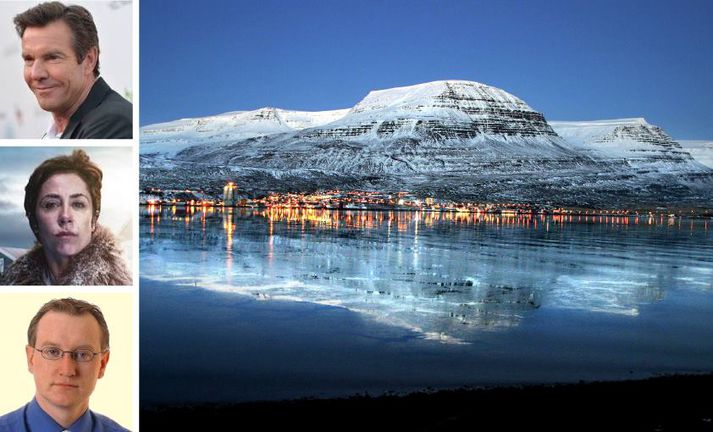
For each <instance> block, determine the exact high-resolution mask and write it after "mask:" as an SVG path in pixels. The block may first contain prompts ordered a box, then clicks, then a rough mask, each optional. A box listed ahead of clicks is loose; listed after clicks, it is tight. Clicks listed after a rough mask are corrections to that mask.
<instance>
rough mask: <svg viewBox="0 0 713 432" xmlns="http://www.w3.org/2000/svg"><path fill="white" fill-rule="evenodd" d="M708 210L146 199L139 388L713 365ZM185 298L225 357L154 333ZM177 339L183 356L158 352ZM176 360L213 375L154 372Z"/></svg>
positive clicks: (269, 389) (289, 387) (351, 388)
mask: <svg viewBox="0 0 713 432" xmlns="http://www.w3.org/2000/svg"><path fill="white" fill-rule="evenodd" d="M709 224H710V221H707V220H692V219H685V218H684V219H682V218H675V219H673V218H671V219H669V218H665V217H664V218H661V217H657V218H638V217H617V216H608V217H599V216H597V217H591V216H590V217H532V218H530V217H500V216H483V215H479V216H478V215H474V214H458V213H427V212H423V213H419V212H375V211H322V210H297V209H292V210H284V209H283V210H278V209H271V210H252V209H225V210H222V209H206V210H201V209H195V210H192V209H189V210H188V211H185V210H182V209H176V208H166V207H163V208H159V207H148V208H142V221H141V275H142V278H143V280H142V300H141V301H142V305H141V307H142V322H141V326H142V327H141V329H142V335H141V341H142V342H141V343H142V346H141V353H142V400H143V399H144V397H146V399H149V400H154V401H156V400H164V399H172V400H173V399H176V400H212V399H215V400H251V399H271V398H280V397H299V396H311V395H332V394H340V393H349V392H359V391H365V390H372V391H386V390H400V389H406V388H418V387H424V386H457V385H464V384H481V383H507V382H543V381H567V380H576V379H618V378H626V377H628V376H632V375H634V376H646V375H650V374H656V373H670V372H690V371H705V370H713V318H712V317H713V235H712V233H711V228H712V227H710V226H709ZM144 286H146V287H147V288H146V289H144ZM179 299H180V300H179ZM187 303H190V304H193V308H192V310H193V311H196V310H199V311H201V313H196V314H195V316H194V317H193V318H192V319H191V320H192V324H191V327H190V329H188V328H187V329H186V330H185V331H183V332H182V333H181V330H178V329H177V330H175V332H177V333H181V337H182V338H183V341H186V343H192V344H195V345H196V346H202V347H203V348H202V349H206V350H211V349H221V348H220V347H221V346H222V345H221V344H223V345H225V341H224V340H223V341H219V340H218V339H221V338H225V337H228V338H229V339H230V343H229V344H228V345H229V347H228V348H226V351H225V352H224V353H222V354H221V358H220V359H218V358H215V359H213V358H211V360H209V361H207V362H206V361H205V355H204V353H196V354H190V353H188V354H186V353H185V349H184V351H180V352H176V348H175V346H174V345H171V344H166V345H164V344H163V343H161V342H155V343H153V341H156V340H157V339H158V336H164V337H165V336H166V334H167V332H169V333H170V330H167V329H165V326H166V324H165V323H166V322H168V321H170V322H173V323H174V324H175V325H174V327H176V326H177V327H176V328H180V327H181V325H186V324H185V322H183V321H182V320H181V317H180V316H179V315H171V314H172V313H176V314H177V313H178V312H177V311H179V310H182V308H183V307H185V305H186V304H187ZM228 304H229V305H230V307H229V308H228V307H227V306H226V305H228ZM169 305H172V306H169ZM310 305H311V306H310ZM268 310H269V312H266V311H268ZM278 310H279V312H278ZM147 311H148V312H147ZM182 313H183V314H184V315H185V314H188V313H189V312H187V311H184V312H182ZM285 316H289V317H290V318H289V320H290V323H291V324H290V325H289V326H284V327H282V326H283V325H284V323H283V322H282V318H283V317H285ZM324 320H327V321H326V322H323V321H324ZM182 322H183V324H181V323H182ZM316 323H321V324H316ZM202 328H205V329H206V331H205V332H201V330H200V329H202ZM207 329H210V331H209V330H207ZM262 332H264V333H265V334H263V335H262V336H263V337H262V339H260V338H254V337H255V336H254V335H255V333H262ZM226 335H227V336H226ZM266 337H267V338H268V339H267V340H266V339H265V338H266ZM169 339H171V337H169ZM175 339H176V341H180V340H181V339H179V338H175ZM298 339H299V340H302V341H303V343H300V344H293V341H294V340H298ZM211 340H214V342H211ZM149 341H152V343H150V342H149ZM251 341H252V342H251ZM145 345H151V346H150V347H148V348H147V347H145ZM184 348H185V347H184ZM189 351H190V350H189ZM315 352H317V353H322V354H323V355H316V356H315ZM176 355H181V356H182V363H181V365H183V366H181V365H176V366H174V367H173V369H171V368H170V367H169V370H166V369H165V364H166V361H167V360H168V359H169V358H175V356H176ZM361 356H363V357H361ZM199 357H200V359H202V360H201V361H198V358H199ZM374 357H377V358H382V359H383V362H382V363H380V364H374V360H373V359H374ZM268 359H269V360H268ZM344 361H348V363H349V365H348V366H346V365H344V364H342V363H343V362H344ZM445 365H448V367H444V366H445ZM184 366H185V370H184V369H182V368H183V367H184ZM236 368H237V369H236ZM189 371H190V372H189ZM144 373H146V374H147V376H144ZM181 373H184V374H187V375H188V376H189V377H188V378H186V380H187V381H186V383H188V382H191V383H193V384H195V382H194V381H193V380H197V381H196V382H201V381H200V380H201V377H207V376H210V377H213V378H212V379H213V380H214V381H210V380H209V381H210V383H211V384H206V383H205V382H203V384H202V385H203V386H204V387H205V389H206V391H205V392H204V393H205V394H203V393H201V392H200V391H199V392H191V395H182V396H181V397H177V396H176V392H175V391H165V390H161V391H159V390H158V389H159V388H165V386H166V382H168V380H170V379H173V378H175V376H174V375H175V374H181ZM148 374H151V376H150V377H148ZM278 376H279V377H281V378H280V379H279V380H276V379H275V377H278ZM330 377H331V378H330ZM145 379H147V381H146V382H147V385H146V386H144V380H145ZM231 380H232V381H231ZM276 381H279V382H276ZM226 382H233V384H231V385H228V386H227V387H226V385H225V383H226ZM174 386H178V387H180V384H174ZM186 386H188V384H186ZM144 387H145V388H144ZM186 388H188V387H186ZM178 393H179V394H181V393H182V392H181V391H179V392H178ZM182 398H183V399H182Z"/></svg>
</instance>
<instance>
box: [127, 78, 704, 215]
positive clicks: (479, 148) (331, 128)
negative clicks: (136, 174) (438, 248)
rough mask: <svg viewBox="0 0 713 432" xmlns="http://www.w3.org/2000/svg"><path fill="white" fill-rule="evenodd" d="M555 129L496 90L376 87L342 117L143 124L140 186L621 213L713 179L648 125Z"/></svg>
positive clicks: (277, 114) (558, 125)
mask: <svg viewBox="0 0 713 432" xmlns="http://www.w3.org/2000/svg"><path fill="white" fill-rule="evenodd" d="M553 126H554V129H553V127H552V126H551V125H550V124H548V122H547V121H546V120H545V118H544V116H543V115H542V114H541V113H539V112H537V111H535V110H533V109H532V108H531V107H529V106H528V105H527V104H526V103H525V102H524V101H522V100H521V99H519V98H517V97H515V96H513V95H511V94H509V93H507V92H505V91H503V90H501V89H497V88H495V87H491V86H487V85H485V84H480V83H476V82H470V81H436V82H430V83H425V84H419V85H414V86H409V87H399V88H393V89H387V90H378V91H372V92H370V93H369V94H368V95H367V96H366V97H365V98H364V99H363V100H362V101H360V102H359V103H358V104H356V105H355V106H354V107H353V108H351V109H349V110H335V111H325V112H319V113H307V112H293V111H285V110H279V109H275V108H264V109H260V110H256V111H249V112H235V113H226V114H222V115H219V116H214V117H206V118H200V119H184V120H178V121H176V122H170V123H163V124H159V125H152V126H148V127H145V128H143V129H142V134H141V153H142V181H143V183H144V185H147V186H151V185H158V184H155V183H157V182H158V183H160V182H161V181H164V182H166V181H175V180H176V173H178V172H180V171H181V170H186V171H187V176H188V177H189V178H190V179H193V181H194V182H198V183H201V182H202V186H203V187H206V186H210V187H214V188H215V189H216V190H217V189H218V188H219V187H220V186H221V184H222V182H223V181H225V179H226V178H232V179H238V181H239V184H240V185H241V186H242V187H243V188H244V190H246V191H248V193H252V194H261V193H264V192H265V191H268V190H278V191H279V190H305V191H306V190H314V189H323V188H331V187H341V188H351V189H379V190H408V191H411V192H414V193H416V194H419V195H424V196H438V197H444V198H451V199H477V200H487V201H527V202H535V201H539V202H542V201H552V202H556V203H561V204H569V205H574V204H582V205H600V204H602V205H604V204H615V205H622V206H623V205H625V204H626V203H627V202H628V203H631V202H636V201H637V200H638V199H639V198H642V197H644V196H646V197H647V198H646V200H648V201H651V202H653V201H655V200H657V199H661V200H669V201H670V200H674V201H676V200H677V198H676V197H681V196H686V197H687V198H686V199H688V200H689V201H691V200H693V201H695V200H696V199H698V198H699V197H700V194H699V189H701V187H700V186H701V185H700V184H698V183H704V185H703V186H705V182H707V181H711V182H713V179H712V178H711V172H712V171H711V170H707V169H706V168H705V167H703V166H702V165H700V164H697V163H696V162H694V161H693V160H692V158H691V156H690V154H688V153H687V152H686V151H685V150H683V149H682V148H681V146H680V145H678V144H677V143H676V142H674V141H673V140H672V139H671V138H670V137H668V135H666V134H665V133H664V132H663V131H662V130H661V129H659V128H657V127H655V126H652V125H649V124H647V123H646V122H645V121H643V119H633V120H632V119H627V120H613V121H599V122H555V123H553ZM558 134H559V135H558ZM682 174H683V176H682ZM689 174H690V175H689ZM712 185H713V183H712ZM159 186H160V185H159ZM186 186H190V185H186ZM194 187H195V186H194ZM660 187H663V188H664V189H665V190H666V191H667V192H665V193H663V194H661V193H660V190H659V189H660ZM704 189H705V187H704ZM711 189H713V187H711ZM612 199H613V200H614V201H616V202H614V203H612V202H611V200H612Z"/></svg>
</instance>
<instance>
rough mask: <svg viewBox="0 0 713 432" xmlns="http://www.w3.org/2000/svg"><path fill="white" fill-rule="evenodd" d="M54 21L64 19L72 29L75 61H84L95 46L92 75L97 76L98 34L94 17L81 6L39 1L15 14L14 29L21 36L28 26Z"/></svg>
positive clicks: (40, 25)
mask: <svg viewBox="0 0 713 432" xmlns="http://www.w3.org/2000/svg"><path fill="white" fill-rule="evenodd" d="M55 21H64V22H65V23H66V24H67V25H68V26H69V28H70V30H72V48H74V54H75V55H76V56H77V63H81V62H82V61H84V57H86V55H87V53H88V52H89V50H90V49H91V48H92V47H97V64H96V65H95V66H94V76H95V77H98V76H99V35H98V33H97V26H96V25H95V24H94V18H92V14H91V13H89V11H88V10H86V9H85V8H83V7H82V6H77V5H70V6H65V5H64V4H62V3H60V2H56V1H54V2H47V3H41V4H38V5H37V6H35V7H33V8H30V9H28V10H26V11H25V12H23V13H21V14H18V15H17V16H15V19H14V20H13V22H14V23H15V30H17V34H18V35H20V37H22V35H24V34H25V29H27V28H28V27H44V26H46V25H47V24H49V23H52V22H55Z"/></svg>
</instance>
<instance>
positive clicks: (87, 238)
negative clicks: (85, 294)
mask: <svg viewBox="0 0 713 432" xmlns="http://www.w3.org/2000/svg"><path fill="white" fill-rule="evenodd" d="M101 187H102V171H101V169H100V168H99V167H98V166H97V165H96V164H95V163H93V162H92V161H90V160H89V156H88V155H87V154H86V153H85V152H84V151H83V150H75V151H74V152H73V153H72V154H71V156H57V157H54V158H51V159H48V160H46V161H44V162H42V164H40V166H38V167H37V168H35V171H34V172H33V173H32V175H31V176H30V179H29V181H28V182H27V186H26V187H25V214H26V215H27V219H28V220H29V222H30V228H31V229H32V232H33V233H34V234H35V237H36V238H37V244H36V245H35V247H34V248H32V249H31V250H30V251H29V252H28V253H27V254H25V255H23V256H22V257H20V258H19V259H18V260H17V261H15V262H14V263H13V264H12V265H11V266H10V268H9V269H8V270H7V272H6V273H5V274H4V275H3V283H4V284H7V285H131V273H130V272H129V270H128V269H127V268H126V264H125V263H124V260H123V258H122V257H121V251H120V250H119V247H118V246H117V243H116V240H115V239H114V236H113V235H112V234H111V232H110V231H109V230H108V229H106V228H104V227H102V226H101V225H99V224H97V219H98V218H99V212H100V210H101Z"/></svg>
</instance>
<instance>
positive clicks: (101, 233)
mask: <svg viewBox="0 0 713 432" xmlns="http://www.w3.org/2000/svg"><path fill="white" fill-rule="evenodd" d="M48 271H49V270H48V268H47V260H46V259H45V252H44V250H43V249H42V245H40V244H36V245H35V247H33V248H32V249H31V250H30V251H29V252H27V253H26V254H25V255H23V256H21V257H20V258H18V259H17V261H15V262H14V263H12V264H11V265H10V267H9V268H8V269H7V271H6V272H5V273H4V274H3V275H2V277H0V280H1V282H2V283H0V285H45V280H44V275H45V274H46V273H47V272H48ZM55 284H56V285H131V272H130V271H129V269H127V268H126V264H125V263H124V259H123V258H122V257H121V251H120V250H119V247H118V246H117V244H116V240H115V239H114V236H113V235H112V234H111V232H110V231H109V230H108V229H106V228H104V227H102V226H99V225H97V229H96V230H95V231H94V233H93V234H92V240H91V241H90V242H89V244H88V245H87V247H85V248H84V249H82V250H81V251H80V252H79V253H78V254H77V255H75V256H74V257H72V260H71V263H70V265H69V269H68V270H67V272H66V274H65V275H64V277H63V278H62V279H61V280H59V281H55Z"/></svg>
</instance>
